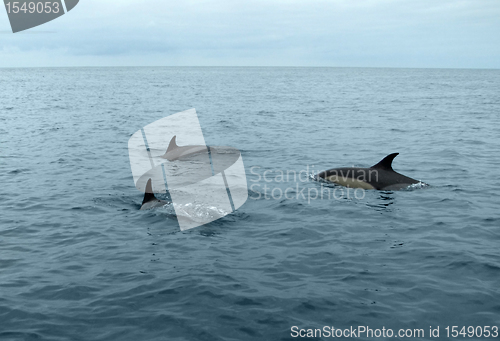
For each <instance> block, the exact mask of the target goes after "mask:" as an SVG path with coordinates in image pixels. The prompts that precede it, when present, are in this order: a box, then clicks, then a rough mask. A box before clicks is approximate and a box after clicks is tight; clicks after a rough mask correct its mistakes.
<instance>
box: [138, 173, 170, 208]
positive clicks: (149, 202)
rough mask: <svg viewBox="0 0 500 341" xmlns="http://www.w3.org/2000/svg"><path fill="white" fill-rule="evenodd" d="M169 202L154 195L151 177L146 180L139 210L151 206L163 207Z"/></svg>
mask: <svg viewBox="0 0 500 341" xmlns="http://www.w3.org/2000/svg"><path fill="white" fill-rule="evenodd" d="M167 204H170V202H168V201H165V200H160V199H158V198H156V197H155V195H154V193H153V186H152V185H151V179H149V180H148V183H147V184H146V193H144V200H142V205H141V208H140V210H150V209H153V208H159V207H163V206H165V205H167Z"/></svg>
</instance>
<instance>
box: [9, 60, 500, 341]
mask: <svg viewBox="0 0 500 341" xmlns="http://www.w3.org/2000/svg"><path fill="white" fill-rule="evenodd" d="M499 89H500V71H498V70H417V69H356V68H352V69H349V68H346V69H336V68H73V69H72V68H68V69H64V68H61V69H0V184H1V189H0V193H1V195H0V340H2V341H3V340H51V341H52V340H54V341H58V340H73V341H77V340H82V341H87V340H120V341H125V340H131V341H137V340H147V341H149V340H292V339H294V340H295V339H297V338H293V337H292V334H293V333H292V331H291V328H292V327H293V326H297V327H298V328H299V329H300V328H303V329H308V328H323V326H333V327H335V328H342V329H346V328H350V327H351V326H353V327H355V328H357V326H368V327H370V328H372V329H376V328H382V327H385V328H391V329H393V330H394V331H395V332H397V331H398V330H399V329H412V330H413V329H415V328H421V329H424V330H425V338H423V339H430V338H429V327H430V326H432V327H433V328H437V327H438V326H439V327H440V336H441V339H447V337H446V330H445V329H444V328H446V327H447V326H453V325H455V326H460V327H461V326H474V327H476V326H495V325H496V326H499V327H500V299H499V298H500V176H499V169H500V148H499V147H500V143H499V142H500V139H499V137H500V91H499ZM190 108H196V110H197V113H198V117H199V119H200V123H201V127H202V129H203V133H204V135H205V140H206V142H207V144H208V145H214V146H216V145H228V146H233V147H235V148H238V149H240V150H241V151H242V155H243V160H244V163H245V169H246V172H247V180H248V185H249V186H250V189H249V196H250V198H249V200H248V201H247V202H246V203H245V204H244V205H243V206H242V207H241V208H240V209H239V210H238V211H237V212H235V213H234V214H231V215H228V216H226V217H225V218H222V219H220V220H217V221H215V222H212V223H210V224H208V225H205V226H203V227H199V228H196V229H193V230H189V231H187V232H180V231H179V227H178V223H177V220H176V217H175V215H174V214H173V210H172V209H168V207H167V208H164V209H159V210H156V211H139V207H140V204H141V202H142V194H141V193H140V192H139V191H137V189H136V188H135V187H134V182H133V179H132V174H131V170H130V165H129V159H128V151H127V144H128V139H129V138H130V136H131V135H132V134H133V133H134V132H136V131H137V130H139V129H141V128H142V127H143V126H145V125H147V124H149V123H151V122H153V121H156V120H158V119H160V118H163V117H166V116H168V115H171V114H174V113H176V112H179V111H183V110H186V109H190ZM393 152H399V153H400V155H399V156H398V157H397V158H396V159H395V160H394V163H393V167H394V168H395V170H397V171H399V172H400V173H403V174H405V175H407V176H410V177H412V178H415V179H419V180H422V181H424V182H425V183H427V184H429V185H430V186H429V187H425V188H418V189H414V190H406V191H398V192H380V191H367V192H365V193H360V192H356V194H357V196H354V195H355V193H354V192H353V191H352V190H351V191H350V192H348V191H344V189H343V188H340V187H336V186H328V185H327V186H325V185H324V184H321V183H319V182H315V181H313V180H312V179H311V177H312V175H313V174H314V173H317V172H319V171H321V170H324V169H328V168H333V167H340V166H352V165H355V166H362V167H368V166H371V165H373V164H375V163H377V162H378V161H380V160H381V159H382V158H383V157H385V156H386V155H388V154H390V153H393ZM293 174H296V175H297V176H295V177H294V176H293ZM322 185H323V187H321V186H322ZM320 191H321V193H324V195H323V198H321V196H318V194H319V193H320ZM285 192H286V193H288V196H287V197H285V196H284V193H285ZM315 195H316V196H317V197H315ZM328 195H330V198H328ZM310 339H311V340H320V339H328V338H326V337H324V338H320V337H317V338H310ZM358 339H373V338H366V337H362V338H359V337H358ZM379 339H384V338H379ZM421 339H422V338H421Z"/></svg>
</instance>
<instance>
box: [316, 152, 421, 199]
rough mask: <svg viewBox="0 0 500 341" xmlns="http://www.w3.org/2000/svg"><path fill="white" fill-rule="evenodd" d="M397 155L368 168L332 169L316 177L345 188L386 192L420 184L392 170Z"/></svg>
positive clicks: (394, 154)
mask: <svg viewBox="0 0 500 341" xmlns="http://www.w3.org/2000/svg"><path fill="white" fill-rule="evenodd" d="M398 154H399V153H393V154H390V155H387V156H386V157H385V158H383V159H382V161H380V162H379V163H377V164H376V165H374V166H371V167H370V168H359V167H344V168H333V169H329V170H326V171H323V172H320V173H318V174H317V175H316V177H317V179H324V180H326V181H330V182H333V183H336V184H339V185H342V186H345V187H351V188H363V189H376V190H388V191H390V190H400V189H404V188H407V187H408V186H410V185H413V184H417V183H421V181H418V180H415V179H412V178H409V177H407V176H404V175H403V174H399V173H398V172H396V171H394V169H392V160H394V158H395V157H396V156H398Z"/></svg>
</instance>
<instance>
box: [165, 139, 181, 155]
mask: <svg viewBox="0 0 500 341" xmlns="http://www.w3.org/2000/svg"><path fill="white" fill-rule="evenodd" d="M178 147H179V146H178V145H177V135H174V137H172V139H171V140H170V143H169V144H168V148H167V153H168V152H171V151H172V150H174V149H176V148H178Z"/></svg>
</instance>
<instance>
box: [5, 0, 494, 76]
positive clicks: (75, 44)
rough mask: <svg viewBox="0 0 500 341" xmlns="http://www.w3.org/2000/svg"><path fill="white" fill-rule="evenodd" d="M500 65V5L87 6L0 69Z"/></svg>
mask: <svg viewBox="0 0 500 341" xmlns="http://www.w3.org/2000/svg"><path fill="white" fill-rule="evenodd" d="M99 65H102V66H124V65H131V66H134V65H135V66H150V65H151V66H159V65H164V66H178V65H193V66H210V65H216V66H219V65H220V66H240V65H241V66H342V67H344V66H367V67H446V68H500V0H176V1H170V0H80V3H79V4H78V6H76V7H75V8H74V9H73V10H72V11H71V12H69V13H67V14H66V15H64V16H62V17H60V18H58V19H55V20H53V21H51V22H49V23H46V24H44V25H42V26H39V27H36V28H33V29H31V30H28V31H24V32H20V33H16V34H13V33H12V31H11V29H10V25H9V19H8V17H7V13H6V11H5V10H0V67H16V66H99Z"/></svg>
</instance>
